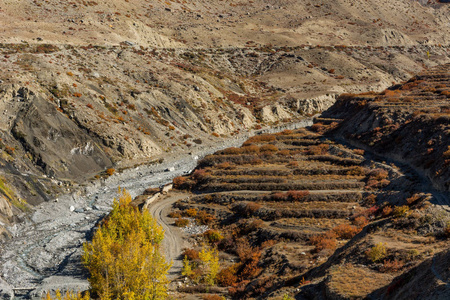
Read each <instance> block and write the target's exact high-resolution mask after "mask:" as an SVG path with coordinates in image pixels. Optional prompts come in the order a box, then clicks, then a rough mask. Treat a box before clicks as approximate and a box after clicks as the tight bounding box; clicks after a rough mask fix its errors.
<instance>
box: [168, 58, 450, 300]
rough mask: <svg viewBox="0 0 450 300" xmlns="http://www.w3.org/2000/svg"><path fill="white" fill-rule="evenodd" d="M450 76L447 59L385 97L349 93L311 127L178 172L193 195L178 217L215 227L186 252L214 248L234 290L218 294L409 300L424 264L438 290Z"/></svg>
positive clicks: (220, 279) (444, 242) (445, 225)
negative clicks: (187, 172)
mask: <svg viewBox="0 0 450 300" xmlns="http://www.w3.org/2000/svg"><path fill="white" fill-rule="evenodd" d="M448 82H449V74H448V66H442V67H437V68H435V69H432V70H430V71H428V72H427V73H424V74H421V75H418V76H416V77H414V78H413V79H411V80H409V81H408V82H405V83H404V84H402V85H397V86H394V87H392V88H390V89H388V90H386V91H384V92H383V93H381V94H375V93H368V94H362V95H357V96H352V95H343V96H341V97H340V98H339V99H338V101H337V103H336V104H335V105H334V106H333V107H332V108H331V109H330V110H328V111H327V112H325V113H324V114H323V115H322V116H321V117H320V118H316V120H315V124H314V125H312V126H311V127H310V128H302V129H298V130H294V131H291V130H286V131H283V132H281V133H278V134H272V135H258V136H255V137H252V138H250V139H249V140H247V141H246V142H245V143H244V144H243V145H242V147H240V148H228V149H225V150H222V151H219V152H217V153H215V154H213V155H209V156H207V157H205V158H204V159H203V160H202V161H200V162H199V165H198V167H197V169H196V170H195V171H194V172H193V173H192V174H191V175H189V176H184V177H177V178H175V179H174V186H175V188H177V189H182V190H188V191H191V192H192V196H191V197H190V198H188V199H185V200H183V201H181V202H178V203H177V204H176V205H175V207H174V211H173V212H172V214H171V216H172V217H175V218H178V219H177V220H176V223H178V224H181V225H180V226H183V225H182V224H183V222H181V220H183V218H186V217H190V219H189V220H190V221H187V222H198V223H201V224H207V225H208V226H209V228H211V229H210V230H208V231H206V232H205V233H203V234H199V235H196V236H193V241H194V242H193V245H197V246H194V247H193V248H192V249H187V250H186V251H185V252H184V253H185V254H186V257H187V258H188V259H190V261H191V263H192V264H193V265H194V266H195V264H196V255H194V254H195V253H198V251H199V250H200V249H201V246H200V245H205V244H206V245H209V247H213V248H217V249H218V250H219V251H220V258H221V260H220V264H221V270H220V272H219V274H218V275H217V277H216V283H217V284H218V285H220V286H223V287H227V289H222V290H217V291H218V292H220V293H223V294H225V295H227V297H232V298H234V299H245V298H258V299H267V298H272V299H281V298H282V297H283V296H286V295H290V296H294V295H296V296H298V297H300V299H317V294H318V293H320V294H321V295H322V296H323V297H324V298H327V299H328V298H332V299H336V298H338V299H359V298H366V297H371V298H374V299H379V298H383V297H388V298H392V299H396V297H397V296H398V297H400V298H402V297H403V298H404V299H408V297H410V296H411V295H410V294H409V293H408V292H405V291H404V289H403V290H402V288H403V287H405V288H406V287H407V286H409V285H410V282H411V281H412V280H415V279H413V278H415V277H414V276H415V274H416V273H415V272H417V271H414V270H416V269H414V268H415V267H417V266H419V265H420V264H422V265H424V266H429V267H430V268H431V269H430V270H429V271H426V270H425V271H424V270H421V272H425V273H426V275H427V276H428V275H429V274H438V275H439V277H437V276H436V275H433V276H435V278H434V277H433V278H431V279H430V282H431V283H430V285H429V288H430V292H434V291H435V290H436V286H438V285H439V280H441V281H442V279H440V278H441V277H442V276H441V275H440V274H441V273H442V272H441V273H439V272H438V271H435V263H434V258H433V257H435V254H436V253H439V252H442V253H443V251H444V252H445V251H446V250H447V249H448V239H449V238H450V225H449V224H450V214H449V213H448V211H447V210H446V209H447V208H448V204H449V201H450V199H449V195H448V192H447V191H446V190H447V188H448V182H449V176H448V166H449V163H448V162H449V160H448V155H449V154H448V153H450V152H449V151H450V150H449V149H450V148H449V147H450V143H449V141H450V140H449V136H448V132H449V131H448V127H449V124H450V123H449V122H448V117H449V108H450V103H449V99H450V97H449V94H450V93H449V84H448ZM392 95H395V97H393V96H392ZM355 124H360V125H358V126H355ZM351 145H353V146H351ZM356 145H358V147H361V148H355V147H354V146H356ZM198 216H201V217H198ZM194 219H195V221H194ZM206 219H207V222H206V221H205V220H206ZM193 253H194V254H193ZM442 253H441V254H439V255H440V256H439V257H441V256H445V255H444V254H442ZM441 269H442V268H441ZM411 270H412V271H411ZM196 272H197V273H195V272H194V275H192V274H191V275H190V276H188V277H189V281H188V282H189V283H190V284H192V283H194V286H195V284H196V283H198V282H199V280H198V279H199V277H198V276H200V273H201V270H197V271H196ZM199 272H200V273H199ZM400 275H401V276H400ZM196 276H197V277H196ZM397 276H399V277H397ZM424 276H425V275H424ZM444 279H445V278H444ZM445 280H447V279H445ZM200 281H201V280H200ZM199 290H201V287H198V286H197V290H196V291H199ZM204 290H205V291H207V290H208V289H207V288H204ZM184 291H186V289H184ZM191 291H192V290H191Z"/></svg>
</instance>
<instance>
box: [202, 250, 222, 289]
mask: <svg viewBox="0 0 450 300" xmlns="http://www.w3.org/2000/svg"><path fill="white" fill-rule="evenodd" d="M198 256H199V257H200V260H201V262H202V265H203V268H204V274H205V277H204V281H205V283H206V284H208V285H214V284H215V281H216V276H217V273H219V268H220V265H219V254H218V253H217V250H216V249H212V248H209V247H204V248H203V249H202V250H201V251H200V252H199V254H198Z"/></svg>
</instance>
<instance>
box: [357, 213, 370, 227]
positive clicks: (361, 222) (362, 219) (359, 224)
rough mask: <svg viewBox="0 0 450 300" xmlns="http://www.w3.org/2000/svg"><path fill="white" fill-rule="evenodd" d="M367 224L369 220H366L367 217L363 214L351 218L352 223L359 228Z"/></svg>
mask: <svg viewBox="0 0 450 300" xmlns="http://www.w3.org/2000/svg"><path fill="white" fill-rule="evenodd" d="M367 224H369V220H367V218H366V217H364V216H359V217H356V218H355V219H354V220H353V225H355V226H356V227H358V228H361V229H362V228H364V227H365V226H366V225H367Z"/></svg>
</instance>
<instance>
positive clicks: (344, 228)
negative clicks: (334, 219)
mask: <svg viewBox="0 0 450 300" xmlns="http://www.w3.org/2000/svg"><path fill="white" fill-rule="evenodd" d="M332 230H333V231H334V232H335V233H336V235H337V238H341V239H351V238H352V237H354V236H355V235H356V234H357V233H358V232H360V229H359V228H358V227H356V226H354V225H348V224H341V225H338V226H336V227H334V228H333V229H332Z"/></svg>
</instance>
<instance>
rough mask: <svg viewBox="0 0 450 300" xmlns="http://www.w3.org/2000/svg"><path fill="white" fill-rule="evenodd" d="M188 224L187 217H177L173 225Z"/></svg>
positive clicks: (184, 225)
mask: <svg viewBox="0 0 450 300" xmlns="http://www.w3.org/2000/svg"><path fill="white" fill-rule="evenodd" d="M188 225H189V220H188V219H182V218H178V219H176V220H175V226H177V227H186V226H188Z"/></svg>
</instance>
